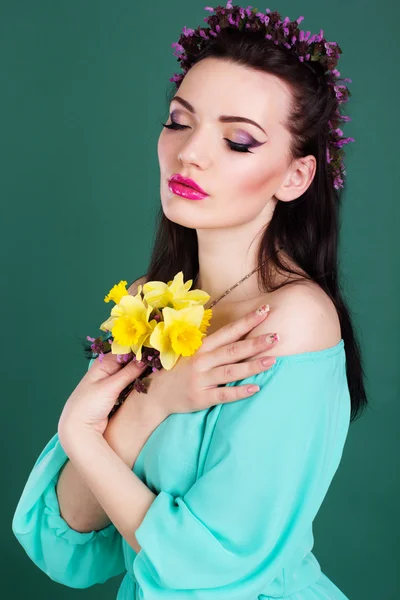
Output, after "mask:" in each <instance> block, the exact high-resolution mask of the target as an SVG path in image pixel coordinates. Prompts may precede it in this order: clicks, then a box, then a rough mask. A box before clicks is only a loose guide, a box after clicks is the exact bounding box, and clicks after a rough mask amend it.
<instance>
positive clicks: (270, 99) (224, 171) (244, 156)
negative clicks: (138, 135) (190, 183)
mask: <svg viewBox="0 0 400 600" xmlns="http://www.w3.org/2000/svg"><path fill="white" fill-rule="evenodd" d="M175 96H176V97H179V98H182V100H183V101H185V103H186V106H184V105H183V104H182V103H181V102H179V101H178V100H174V99H173V100H172V102H171V104H170V116H169V118H168V120H167V122H166V124H167V125H168V124H171V123H172V122H175V123H178V124H180V125H185V128H184V129H181V130H173V129H167V128H163V130H162V131H161V134H160V137H159V141H158V158H159V163H160V174H161V182H160V194H161V202H162V207H163V211H164V213H165V215H166V216H167V217H168V218H169V219H170V220H171V221H173V222H175V223H179V224H181V225H184V226H186V227H190V228H195V229H198V228H221V227H224V228H225V227H233V226H237V225H242V224H244V223H248V222H249V221H253V220H256V221H257V220H258V219H259V220H260V222H265V217H267V216H268V215H270V216H271V214H272V213H271V210H272V212H273V208H274V207H275V205H276V199H275V198H272V197H273V195H274V194H275V193H277V197H278V198H279V192H280V190H281V186H282V184H283V183H285V181H286V179H287V178H288V176H289V175H290V173H291V171H290V166H291V159H290V157H289V144H290V134H289V133H288V131H287V130H286V129H285V127H284V124H283V123H284V122H285V118H286V115H287V114H288V111H289V103H290V92H289V89H288V87H287V86H286V85H285V84H284V83H283V82H282V81H281V80H279V79H278V78H277V77H275V76H273V75H270V74H268V73H263V72H258V71H256V70H254V69H249V68H247V67H244V66H242V65H237V64H234V63H232V62H228V61H224V60H220V59H214V58H207V59H203V60H202V61H200V62H199V63H197V64H195V65H194V66H193V67H192V68H191V69H190V70H189V71H188V72H187V74H186V76H185V78H184V80H183V81H182V83H181V85H180V88H179V90H177V92H176V94H175ZM190 107H192V108H190ZM221 115H228V116H233V117H235V116H236V117H244V118H245V119H251V120H252V121H254V122H255V123H256V124H258V126H257V125H255V124H251V123H248V122H237V121H234V120H233V119H232V121H234V122H228V120H227V119H225V120H224V122H220V120H219V118H220V116H221ZM226 140H230V141H231V142H232V144H231V145H232V146H233V148H235V146H234V144H243V145H244V146H243V147H242V149H243V150H246V147H247V148H248V150H249V151H248V152H244V151H242V152H240V151H238V150H235V149H231V148H230V144H229V143H228V142H227V141H226ZM240 148H241V146H239V149H240ZM179 157H180V158H179ZM176 173H179V174H180V175H183V176H184V177H190V178H191V179H193V180H194V181H195V182H196V183H197V184H198V185H199V186H200V187H201V188H202V189H203V190H205V191H206V192H207V193H208V194H209V195H208V196H207V197H206V198H204V199H203V200H199V201H193V200H188V199H186V198H183V197H181V196H179V195H177V194H174V193H173V192H172V191H170V189H169V187H168V180H169V178H170V177H171V176H172V175H174V174H176ZM303 191H304V190H303ZM271 199H272V200H271Z"/></svg>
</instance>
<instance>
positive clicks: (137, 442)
mask: <svg viewBox="0 0 400 600" xmlns="http://www.w3.org/2000/svg"><path fill="white" fill-rule="evenodd" d="M167 416H168V415H166V414H165V413H164V412H163V411H162V410H161V409H160V407H158V406H156V405H155V404H153V403H152V401H151V398H150V397H149V396H148V394H143V393H138V392H135V393H133V394H132V395H131V396H128V398H127V399H126V400H125V402H124V403H123V404H122V405H121V406H120V407H119V408H118V410H117V411H116V412H115V413H114V414H113V416H112V417H111V418H110V420H109V422H108V425H107V428H106V430H105V432H104V434H103V437H104V439H105V440H106V442H107V443H108V445H109V446H110V447H111V448H112V449H113V450H114V452H115V453H116V454H118V456H119V457H120V458H121V459H122V460H123V461H124V462H125V464H126V465H128V466H129V467H130V468H132V466H133V464H134V463H135V461H136V458H137V456H138V454H139V453H140V451H141V449H142V447H143V446H144V444H145V443H146V441H147V439H148V438H149V437H150V435H151V434H152V433H153V431H154V430H155V429H156V428H157V427H158V426H159V425H160V424H161V423H162V422H163V421H164V420H165V419H166V417H167Z"/></svg>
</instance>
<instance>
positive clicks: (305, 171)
mask: <svg viewBox="0 0 400 600" xmlns="http://www.w3.org/2000/svg"><path fill="white" fill-rule="evenodd" d="M316 168H317V161H316V160H315V156H312V155H311V154H310V155H309V156H303V157H302V158H298V159H296V160H295V161H294V162H293V163H292V165H291V167H290V169H289V170H288V171H286V174H285V177H284V183H283V184H282V185H281V186H280V187H279V188H278V189H277V190H276V192H275V194H274V195H275V197H276V198H277V199H278V200H281V201H282V202H289V201H290V200H295V199H296V198H299V197H300V196H301V195H302V194H304V192H305V191H306V190H307V189H308V188H309V186H310V185H311V183H312V180H313V178H314V175H315V171H316Z"/></svg>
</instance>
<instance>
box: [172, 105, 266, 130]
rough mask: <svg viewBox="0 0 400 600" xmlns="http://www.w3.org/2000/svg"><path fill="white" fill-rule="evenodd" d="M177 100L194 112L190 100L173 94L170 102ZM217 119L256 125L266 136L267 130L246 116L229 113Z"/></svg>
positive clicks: (225, 121)
mask: <svg viewBox="0 0 400 600" xmlns="http://www.w3.org/2000/svg"><path fill="white" fill-rule="evenodd" d="M174 100H175V101H176V102H179V104H182V106H184V107H185V108H187V109H188V111H190V112H191V113H193V114H195V112H196V111H195V109H194V108H193V106H192V105H191V104H190V102H188V101H187V100H184V99H183V98H181V97H180V96H174V97H173V98H172V100H171V103H172V102H173V101H174ZM218 121H220V122H221V123H236V122H239V123H250V124H251V125H255V126H256V127H258V129H261V131H263V132H264V133H265V135H266V136H268V134H267V132H266V131H265V130H264V129H263V128H262V127H261V125H259V124H258V123H256V122H255V121H252V120H251V119H247V118H246V117H235V116H231V115H220V116H219V117H218Z"/></svg>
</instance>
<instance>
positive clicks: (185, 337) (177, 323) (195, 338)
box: [149, 305, 207, 370]
mask: <svg viewBox="0 0 400 600" xmlns="http://www.w3.org/2000/svg"><path fill="white" fill-rule="evenodd" d="M162 313H163V317H164V321H161V322H160V323H157V325H156V326H155V328H154V330H153V332H152V333H151V335H150V338H149V341H150V344H151V346H152V347H153V348H156V350H158V351H159V352H160V361H161V364H162V366H163V367H164V369H167V370H170V369H172V368H173V366H174V365H175V363H176V361H177V360H178V358H179V356H191V355H192V354H194V353H195V352H196V350H197V349H198V348H200V346H201V344H202V338H203V337H204V336H205V332H202V331H201V330H200V326H201V324H202V323H203V328H204V327H206V326H207V325H206V322H207V318H206V320H205V321H203V317H204V308H203V306H201V305H197V306H189V307H187V308H182V309H180V310H175V309H174V308H169V307H168V306H166V307H165V308H164V309H163V311H162Z"/></svg>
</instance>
